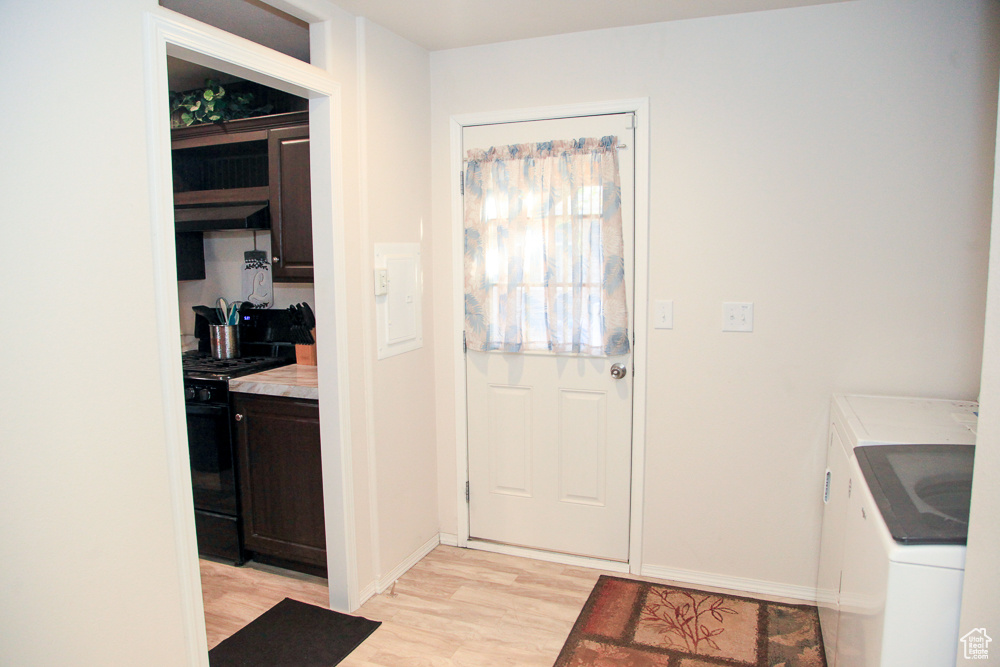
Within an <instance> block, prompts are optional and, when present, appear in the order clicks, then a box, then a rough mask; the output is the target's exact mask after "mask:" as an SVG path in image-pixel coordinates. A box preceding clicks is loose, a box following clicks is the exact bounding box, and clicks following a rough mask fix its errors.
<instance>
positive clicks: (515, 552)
mask: <svg viewBox="0 0 1000 667" xmlns="http://www.w3.org/2000/svg"><path fill="white" fill-rule="evenodd" d="M465 546H466V547H467V548H469V549H477V550H479V551H489V552H492V553H495V554H504V555H506V556H520V557H521V558H532V559H534V560H543V561H547V562H549V563H560V564H561V565H572V566H575V567H588V568H591V569H594V570H606V571H608V572H617V573H620V574H628V573H629V566H628V563H625V562H622V561H617V560H605V559H603V558H592V557H590V556H575V555H573V554H566V553H560V552H558V551H545V550H544V549H532V548H529V547H517V546H514V545H511V544H503V543H501V542H492V541H489V540H480V539H476V538H474V537H470V538H469V539H468V540H467V541H466V543H465Z"/></svg>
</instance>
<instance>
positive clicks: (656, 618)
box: [642, 588, 738, 653]
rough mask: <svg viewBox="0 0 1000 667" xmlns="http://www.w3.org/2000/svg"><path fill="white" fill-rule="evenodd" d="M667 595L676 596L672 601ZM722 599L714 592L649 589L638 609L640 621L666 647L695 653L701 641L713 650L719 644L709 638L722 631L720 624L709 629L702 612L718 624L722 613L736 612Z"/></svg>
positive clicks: (733, 613)
mask: <svg viewBox="0 0 1000 667" xmlns="http://www.w3.org/2000/svg"><path fill="white" fill-rule="evenodd" d="M671 597H675V598H680V600H678V601H674V600H672V599H671ZM725 604H726V601H725V600H724V599H723V598H721V597H718V596H715V595H697V594H694V593H690V592H688V591H681V590H674V589H669V588H653V589H652V590H650V594H649V596H648V597H647V598H646V603H645V605H643V608H642V621H644V622H645V623H646V624H647V625H649V626H651V627H654V628H656V629H657V630H658V631H659V632H660V634H661V635H662V636H663V638H664V641H665V642H666V644H667V646H668V647H671V648H683V649H684V650H686V651H688V652H690V653H697V652H698V647H699V646H700V645H701V644H702V643H704V644H706V645H708V646H710V647H711V648H713V649H715V650H719V645H718V644H717V643H716V641H715V639H713V637H717V636H718V635H721V634H722V633H723V632H725V631H726V629H725V628H724V627H717V628H714V629H712V628H709V627H708V626H707V625H705V622H704V621H705V620H707V618H705V617H706V615H710V616H711V617H712V618H714V619H715V620H716V621H718V622H719V623H723V622H725V618H724V616H723V614H732V615H737V614H738V612H737V611H736V610H734V609H731V608H729V607H727V606H725Z"/></svg>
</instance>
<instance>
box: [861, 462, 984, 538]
mask: <svg viewBox="0 0 1000 667" xmlns="http://www.w3.org/2000/svg"><path fill="white" fill-rule="evenodd" d="M975 451H976V448H975V446H974V445H881V446H862V447H857V448H856V449H855V450H854V453H855V455H856V456H857V459H858V465H859V466H860V467H861V472H862V473H863V474H864V476H865V481H866V482H867V483H868V488H869V490H870V491H871V493H872V497H873V498H874V499H875V503H876V504H877V505H878V509H879V512H880V513H881V514H882V518H883V520H884V521H885V524H886V527H887V528H888V529H889V532H890V533H891V534H892V539H894V540H896V541H897V542H900V543H902V544H965V542H966V539H967V537H968V532H969V498H970V495H971V492H972V465H973V458H974V456H975Z"/></svg>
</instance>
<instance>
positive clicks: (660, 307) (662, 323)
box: [653, 299, 674, 329]
mask: <svg viewBox="0 0 1000 667" xmlns="http://www.w3.org/2000/svg"><path fill="white" fill-rule="evenodd" d="M653 328H654V329H673V328H674V302H673V301H669V300H662V299H661V300H658V301H654V302H653Z"/></svg>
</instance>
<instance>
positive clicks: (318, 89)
mask: <svg viewBox="0 0 1000 667" xmlns="http://www.w3.org/2000/svg"><path fill="white" fill-rule="evenodd" d="M266 1H268V2H269V3H270V4H273V5H276V6H278V7H280V8H281V9H282V10H284V11H286V12H288V13H291V14H293V15H295V16H296V17H298V18H301V19H303V20H305V21H307V22H309V23H310V42H311V51H312V60H313V62H317V63H320V64H322V65H323V67H317V66H315V65H311V64H308V63H304V62H302V61H299V60H296V59H295V58H292V57H290V56H285V55H283V54H280V53H277V52H275V51H273V50H271V49H268V48H266V47H263V46H260V45H258V44H255V43H253V42H250V41H248V40H245V39H242V38H240V37H236V36H235V35H232V34H230V33H227V32H225V31H223V30H219V29H217V28H213V27H211V26H208V25H205V24H203V23H201V22H199V21H195V20H193V19H190V18H187V17H185V16H182V15H180V14H177V13H175V12H173V11H170V10H168V9H164V8H162V7H157V8H155V9H152V10H150V11H149V12H147V13H146V15H145V19H144V33H143V43H144V66H145V104H146V136H147V155H148V168H149V189H150V219H151V224H150V227H151V234H152V248H153V258H152V260H153V280H154V302H155V308H156V316H157V331H158V338H159V341H158V342H159V351H160V372H161V386H162V392H163V404H164V416H165V424H164V429H165V441H166V452H165V454H166V462H167V466H168V474H169V479H170V486H171V488H170V492H171V493H170V495H171V511H172V514H173V519H174V531H175V543H176V554H177V560H178V568H179V570H180V578H181V591H180V599H181V606H182V614H183V625H184V628H185V643H186V646H187V652H188V663H189V664H192V665H203V666H205V667H207V665H208V651H207V640H206V634H205V619H204V608H203V603H202V591H201V579H200V573H199V566H198V548H197V540H196V537H195V525H194V513H193V512H192V511H191V508H192V506H193V502H194V501H193V498H192V488H191V473H190V463H189V457H188V452H187V427H186V413H185V407H184V396H183V394H184V389H183V379H182V374H181V367H180V359H181V347H180V337H179V336H178V335H177V322H178V318H179V312H178V297H177V272H176V264H175V248H174V228H173V194H172V185H171V178H172V176H171V156H170V128H169V112H168V90H167V88H168V86H167V69H166V65H167V60H166V56H167V55H171V56H177V57H180V58H183V59H184V60H188V61H191V62H194V63H197V64H200V65H205V66H208V67H212V68H214V69H218V70H220V71H224V72H227V73H231V74H236V75H238V76H242V77H245V78H248V79H252V80H254V81H257V82H259V83H263V84H265V85H267V86H270V87H272V88H276V89H279V90H283V91H285V92H290V93H294V94H296V95H300V96H302V97H306V98H308V99H309V116H310V138H311V141H310V160H311V165H310V167H311V170H310V177H311V179H312V183H313V188H312V196H313V201H312V219H313V254H314V257H315V260H316V261H315V273H316V277H315V291H316V301H317V303H321V304H330V306H331V307H325V308H317V309H316V312H317V326H318V328H320V329H322V330H323V331H326V332H330V333H329V334H328V335H326V336H323V338H322V340H321V341H320V343H319V349H318V357H319V361H320V364H319V366H318V371H319V385H320V389H321V392H320V399H319V409H320V414H321V415H322V418H321V420H320V436H321V441H322V444H321V448H322V460H323V464H322V465H323V498H324V508H325V514H326V541H327V568H328V572H329V582H330V606H331V607H332V608H334V609H340V610H343V611H351V610H354V609H356V608H357V607H358V606H359V604H360V602H359V600H360V598H359V590H358V588H359V587H358V576H357V562H356V536H355V517H354V497H353V496H354V491H353V481H352V477H351V470H352V466H351V437H350V424H349V421H348V415H349V414H350V411H349V409H348V407H349V405H348V396H349V393H348V374H347V373H346V372H344V373H340V372H338V369H341V368H343V369H346V368H347V344H346V341H347V325H346V323H347V314H346V304H347V295H346V271H345V243H344V216H343V205H342V202H343V185H342V156H341V139H340V132H341V130H340V128H341V102H340V86H339V84H338V83H337V82H336V81H334V80H333V78H332V77H331V76H330V74H329V69H330V64H331V63H330V57H331V56H330V54H331V52H332V28H331V24H330V21H329V19H330V18H331V16H332V15H330V14H327V15H324V14H323V12H329V11H332V10H331V9H330V8H325V9H324V8H323V7H321V6H320V5H318V4H317V3H315V2H311V1H310V0H274V1H272V0H266Z"/></svg>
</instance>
